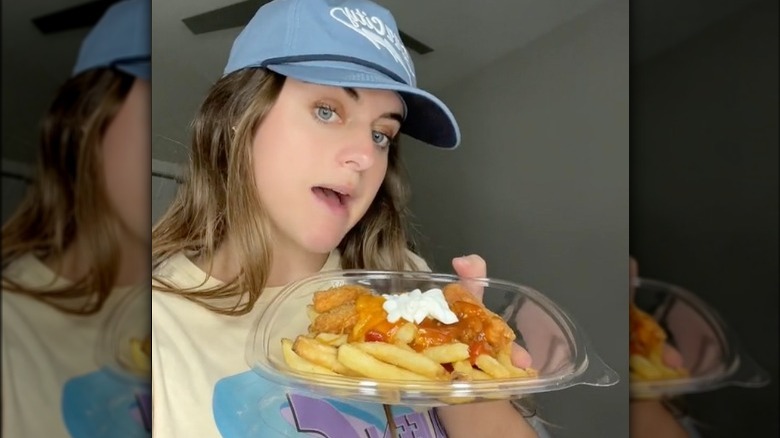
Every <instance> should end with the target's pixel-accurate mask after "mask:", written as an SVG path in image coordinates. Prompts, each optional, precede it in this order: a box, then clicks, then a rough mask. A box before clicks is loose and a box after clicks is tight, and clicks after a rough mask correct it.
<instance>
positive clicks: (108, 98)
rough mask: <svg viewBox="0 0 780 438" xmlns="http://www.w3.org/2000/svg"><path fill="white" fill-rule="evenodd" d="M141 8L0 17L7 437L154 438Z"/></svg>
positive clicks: (117, 5)
mask: <svg viewBox="0 0 780 438" xmlns="http://www.w3.org/2000/svg"><path fill="white" fill-rule="evenodd" d="M150 11H151V7H150V1H149V0H123V1H91V2H89V1H87V2H84V1H81V2H79V1H67V0H65V1H62V0H59V1H45V2H34V3H32V4H28V3H20V2H10V1H5V0H4V1H3V3H2V12H3V14H2V17H3V22H2V32H3V35H2V42H3V47H2V67H3V75H2V77H3V82H2V98H3V99H2V178H3V198H2V200H3V203H2V221H3V228H2V281H3V289H2V383H3V385H2V388H3V393H2V398H3V405H2V415H3V418H2V423H1V424H2V434H3V436H13V437H23V438H24V437H42V436H46V437H73V438H76V437H83V438H88V437H148V436H150V435H151V434H150V432H149V431H150V428H151V418H150V412H151V411H150V404H151V392H150V385H149V379H150V376H149V370H150V351H151V346H150V344H149V343H150V319H151V315H150V300H149V258H150V257H149V254H150V247H149V240H150V236H149V235H150V220H149V217H150V207H149V205H150V197H149V177H148V169H149V160H150V158H149V150H150V147H149V129H150V128H149V127H150V115H151V107H150V101H151V89H150V80H151V65H150V60H151V57H150V38H151V37H150V31H149V21H150Z"/></svg>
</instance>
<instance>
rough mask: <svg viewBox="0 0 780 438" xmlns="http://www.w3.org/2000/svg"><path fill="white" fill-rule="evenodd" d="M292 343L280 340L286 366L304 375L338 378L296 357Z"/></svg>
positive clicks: (326, 370)
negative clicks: (323, 375)
mask: <svg viewBox="0 0 780 438" xmlns="http://www.w3.org/2000/svg"><path fill="white" fill-rule="evenodd" d="M292 346H293V341H292V340H290V339H287V338H284V339H282V354H284V361H285V362H286V363H287V365H288V366H289V367H290V368H292V369H294V370H297V371H303V372H306V373H318V374H327V375H331V376H338V374H336V373H335V372H333V371H331V370H329V369H327V368H325V367H322V366H319V365H317V364H314V363H311V362H309V361H308V360H306V359H304V358H302V357H300V356H298V355H297V354H295V352H294V351H293V349H292Z"/></svg>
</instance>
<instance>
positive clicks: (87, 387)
mask: <svg viewBox="0 0 780 438" xmlns="http://www.w3.org/2000/svg"><path fill="white" fill-rule="evenodd" d="M151 393H152V392H151V385H150V384H149V383H148V382H143V381H138V380H135V379H130V378H127V377H121V376H118V375H117V374H115V373H114V372H112V371H110V370H107V369H100V370H98V371H95V372H93V373H89V374H85V375H82V376H78V377H74V378H72V379H70V380H68V381H67V382H66V383H65V385H64V386H63V389H62V405H61V406H62V418H63V420H64V422H65V427H66V428H67V429H68V433H69V434H70V436H71V437H72V438H104V437H105V438H108V437H112V438H149V437H151V436H152V432H151V429H152V427H151V418H152V417H151V405H152V403H151V401H152V396H151Z"/></svg>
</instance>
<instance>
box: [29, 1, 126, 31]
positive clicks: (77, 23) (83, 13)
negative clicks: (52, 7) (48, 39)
mask: <svg viewBox="0 0 780 438" xmlns="http://www.w3.org/2000/svg"><path fill="white" fill-rule="evenodd" d="M117 1H119V0H93V1H90V2H87V3H83V4H80V5H78V6H73V7H71V8H68V9H63V10H60V11H57V12H52V13H50V14H46V15H41V16H39V17H36V18H33V19H32V22H33V24H34V25H35V27H37V28H38V30H40V31H41V33H43V34H52V33H57V32H64V31H66V30H73V29H79V28H82V27H91V26H94V25H95V24H96V23H97V22H98V20H100V17H102V16H103V14H104V13H105V12H106V9H108V8H109V7H110V6H111V5H113V4H114V3H116V2H117Z"/></svg>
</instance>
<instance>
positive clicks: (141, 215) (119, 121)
mask: <svg viewBox="0 0 780 438" xmlns="http://www.w3.org/2000/svg"><path fill="white" fill-rule="evenodd" d="M150 136H151V88H150V85H149V82H147V81H145V80H142V79H136V80H135V82H134V83H133V86H132V88H131V89H130V91H129V93H128V94H127V97H125V101H124V102H123V103H122V106H121V107H120V109H119V112H118V113H117V115H116V116H115V117H114V119H113V120H112V121H111V123H110V124H109V126H108V129H107V130H106V133H105V135H104V136H103V144H102V149H101V150H102V153H103V171H104V175H105V181H106V192H107V195H108V199H109V202H110V203H111V206H112V207H113V208H114V210H115V211H116V212H117V213H118V215H119V218H120V221H121V224H122V227H123V229H124V230H126V231H127V232H129V234H130V235H131V236H132V237H133V238H136V239H138V240H140V241H142V242H148V241H149V239H150V234H151V231H150V230H151V225H150V218H151V212H150V206H149V201H150V178H149V163H150V155H151V144H150Z"/></svg>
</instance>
